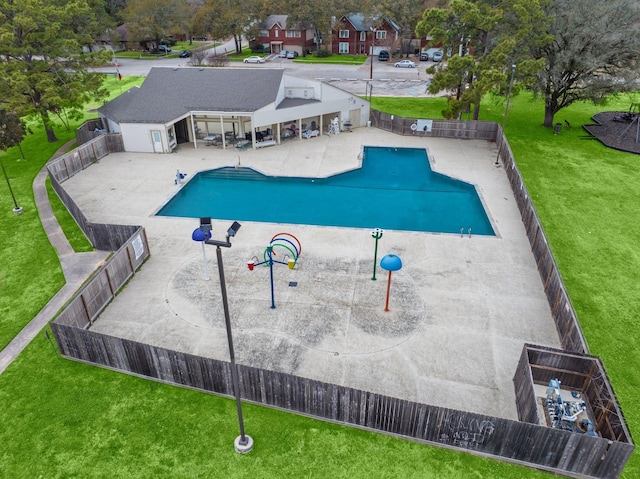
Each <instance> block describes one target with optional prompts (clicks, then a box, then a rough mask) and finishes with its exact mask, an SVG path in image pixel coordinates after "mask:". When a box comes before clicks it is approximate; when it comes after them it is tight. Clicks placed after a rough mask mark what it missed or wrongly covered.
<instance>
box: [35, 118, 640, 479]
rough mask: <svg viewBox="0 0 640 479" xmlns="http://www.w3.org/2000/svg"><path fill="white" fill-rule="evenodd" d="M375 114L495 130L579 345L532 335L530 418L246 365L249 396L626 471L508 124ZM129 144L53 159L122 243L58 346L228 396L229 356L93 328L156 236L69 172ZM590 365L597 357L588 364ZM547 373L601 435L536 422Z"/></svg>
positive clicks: (567, 336)
mask: <svg viewBox="0 0 640 479" xmlns="http://www.w3.org/2000/svg"><path fill="white" fill-rule="evenodd" d="M372 118H373V121H374V123H376V125H375V126H378V127H380V128H384V129H389V130H390V131H394V132H396V133H400V134H407V135H409V134H411V135H413V134H420V135H422V136H433V137H435V136H439V137H446V138H466V139H482V140H495V141H496V142H497V145H498V150H499V157H500V158H502V161H503V164H504V167H505V171H506V173H507V176H508V178H509V182H510V184H511V188H512V189H513V192H514V196H515V198H516V202H517V204H518V208H519V209H520V213H521V216H522V220H523V223H524V226H525V228H526V231H527V236H528V238H529V241H530V243H531V248H532V251H533V254H534V257H535V259H536V262H537V265H538V270H539V272H540V275H541V278H542V281H543V284H544V289H545V292H546V295H547V298H548V301H549V304H550V306H551V311H552V314H553V318H554V320H555V323H556V327H557V329H558V333H559V336H560V340H561V343H562V347H563V348H564V349H565V350H566V351H567V352H571V353H574V354H573V356H572V355H570V354H568V353H567V356H566V357H563V356H562V354H559V352H558V351H557V350H556V351H555V352H554V351H551V350H549V349H545V348H541V347H535V346H531V345H525V348H524V350H523V355H522V357H521V360H520V363H519V364H518V367H517V370H516V376H515V377H514V384H515V389H516V399H517V409H518V414H519V417H520V419H521V420H522V421H523V422H519V421H511V420H508V419H504V418H497V417H490V416H484V415H480V414H474V413H467V412H463V411H456V410H452V409H447V408H441V407H437V406H429V405H426V404H420V403H415V402H411V401H406V400H401V399H397V398H392V397H388V396H383V395H379V394H374V393H371V392H366V391H361V390H356V389H352V388H347V387H344V386H338V385H333V384H327V383H322V382H319V381H313V380H310V379H306V378H301V377H297V376H293V375H289V374H285V373H277V372H274V371H268V370H263V369H256V368H250V367H246V366H239V373H240V383H241V385H240V389H241V396H242V397H243V398H244V399H245V400H249V401H252V402H255V403H258V404H264V405H268V406H274V407H278V408H283V409H286V410H290V411H295V412H299V413H304V414H308V415H312V416H315V417H318V418H322V419H328V420H332V421H338V422H343V423H347V424H352V425H357V426H361V427H366V428H370V429H373V430H376V431H383V432H387V433H392V434H397V435H401V436H406V437H410V438H414V439H417V440H421V441H427V442H430V443H434V444H440V445H446V446H449V447H454V448H458V449H463V450H468V451H472V452H476V453H482V454H488V455H492V456H495V457H497V458H502V459H504V460H510V461H517V462H521V463H525V464H529V465H532V466H534V467H538V468H542V469H546V470H550V471H553V472H557V473H561V474H564V475H569V476H574V477H594V478H603V479H609V478H611V479H614V478H617V477H618V476H619V475H620V473H621V472H622V469H623V468H624V465H625V463H626V461H627V460H628V458H629V456H630V455H631V453H632V451H633V449H634V446H633V444H632V442H631V438H630V436H629V435H628V431H627V430H626V426H625V424H624V419H623V417H622V413H621V411H620V409H619V407H618V405H617V402H616V400H615V396H614V395H613V390H612V388H611V386H610V384H609V381H608V378H607V377H606V374H605V373H604V368H603V367H602V365H601V363H600V362H599V361H598V360H597V358H596V359H594V358H593V357H589V358H587V359H584V358H581V359H579V360H578V359H576V358H578V356H579V355H581V354H582V355H583V356H585V357H586V355H584V353H586V352H587V346H586V342H585V341H584V338H583V336H582V332H581V329H580V326H579V324H578V321H577V318H576V315H575V312H574V309H573V307H572V305H571V302H570V300H569V297H568V295H567V294H566V290H565V288H564V284H563V283H562V278H561V277H560V274H559V271H558V268H557V266H556V264H555V261H554V259H553V256H552V254H551V251H550V249H549V246H548V244H547V241H546V237H545V235H544V231H543V230H542V227H541V225H540V221H539V220H538V216H537V214H536V212H535V208H534V207H533V204H532V202H531V199H530V197H529V195H528V193H527V190H526V187H525V186H524V182H523V180H522V177H521V175H520V172H519V170H518V168H517V166H516V165H515V161H514V159H513V155H512V153H511V149H510V147H509V144H508V143H507V141H506V138H505V137H504V134H503V132H502V128H501V127H500V125H498V124H496V123H485V122H457V121H441V120H433V123H432V129H431V132H426V131H424V132H416V131H414V130H413V129H411V125H412V124H413V123H414V122H415V121H416V120H413V119H406V118H398V117H394V118H391V115H386V114H382V113H380V112H375V111H374V112H373V113H372ZM429 133H430V134H429ZM121 150H122V140H121V138H120V137H119V135H100V136H99V137H98V138H96V139H94V140H91V141H89V142H88V143H86V144H84V145H82V146H81V147H79V148H78V149H77V150H74V151H73V152H71V153H69V154H67V155H64V156H63V157H61V158H58V159H55V160H52V161H51V162H50V163H49V164H48V168H49V174H50V176H51V179H52V183H53V186H54V188H55V189H56V191H57V192H58V194H59V195H60V197H61V198H62V201H63V202H64V203H65V204H66V205H67V207H68V208H69V210H70V211H71V213H72V214H73V216H74V217H75V218H76V220H77V221H78V224H79V225H80V226H81V227H82V229H83V230H84V231H85V233H86V234H87V236H88V237H89V239H90V240H91V241H92V243H93V244H94V246H95V247H96V248H98V249H106V250H110V251H114V250H117V251H116V253H115V254H114V255H113V257H112V258H111V259H110V260H109V262H108V263H107V264H106V265H105V266H104V267H103V268H102V269H101V270H100V271H99V272H98V273H97V274H96V275H95V276H94V277H93V278H92V279H91V281H89V282H88V283H87V285H85V287H84V288H83V289H82V290H81V291H80V292H79V293H78V294H77V296H76V297H75V298H74V299H73V300H72V301H71V302H70V303H69V305H68V306H67V307H66V308H65V309H64V310H63V311H62V313H61V314H60V315H59V316H58V317H57V318H56V319H55V321H53V322H52V323H51V329H52V331H53V333H54V335H55V337H56V341H57V343H58V346H59V348H60V351H61V353H62V354H63V355H64V356H66V357H69V358H73V359H76V360H80V361H86V362H89V363H92V364H98V365H101V366H105V367H109V368H113V369H117V370H120V371H124V372H127V373H132V374H136V375H141V376H144V377H148V378H151V379H156V380H159V381H163V382H167V383H171V384H177V385H183V386H188V387H193V388H198V389H202V390H205V391H209V392H213V393H217V394H223V395H227V396H231V395H232V383H231V372H230V367H231V365H230V364H229V363H227V362H224V361H217V360H213V359H208V358H203V357H198V356H193V355H189V354H186V353H181V352H177V351H172V350H168V349H164V348H159V347H156V346H152V345H148V344H142V343H138V342H135V341H131V340H126V339H121V338H115V337H111V336H107V335H104V334H100V333H96V332H93V331H90V330H89V328H90V326H91V324H93V322H94V321H95V320H96V319H97V317H98V316H99V314H100V312H101V311H102V310H103V309H104V308H105V307H106V306H107V305H108V304H109V302H110V301H111V300H112V299H113V297H114V296H115V294H116V293H117V291H118V290H119V289H120V288H121V287H122V286H123V285H124V284H125V283H126V282H127V281H128V280H129V278H131V276H132V275H133V274H134V273H135V271H136V269H137V268H138V267H139V266H140V265H141V264H142V262H143V261H144V260H145V259H146V258H147V257H148V256H149V246H148V242H147V238H146V235H145V232H144V229H143V228H140V227H136V226H121V225H104V224H94V223H90V222H89V221H87V219H86V218H85V217H84V215H83V214H82V211H81V210H80V209H79V208H78V207H77V205H75V203H74V202H73V200H72V199H71V197H70V196H69V195H68V194H67V193H66V192H65V191H64V188H63V187H62V183H63V182H64V181H65V180H66V179H68V178H70V177H71V176H73V175H74V174H76V173H77V172H79V171H81V170H82V169H84V168H86V167H88V166H90V165H91V164H93V163H94V162H95V161H97V160H98V159H100V158H102V157H104V156H105V155H107V154H108V152H109V151H121ZM560 353H562V351H560ZM558 357H559V358H560V359H558ZM567 358H569V359H567ZM594 361H595V362H594ZM585 365H590V367H591V369H589V371H587V372H585V371H584V368H585V367H586V366H585ZM572 368H573V369H572ZM550 375H553V376H554V377H560V378H562V380H563V381H567V383H568V385H569V386H571V387H575V388H577V389H579V390H581V391H583V392H584V394H585V397H587V398H588V399H589V400H590V401H591V400H593V401H594V403H593V404H592V405H591V407H592V411H593V414H594V417H595V418H596V423H597V424H596V425H597V427H602V432H601V434H602V437H591V436H588V435H586V434H576V433H571V432H569V431H563V430H560V429H553V428H549V427H545V426H540V425H539V424H538V423H537V422H536V418H537V419H539V418H538V413H537V408H536V404H535V394H534V389H533V384H534V383H544V381H548V379H547V378H548V377H549V376H550ZM585 378H586V379H585ZM581 381H582V382H581ZM597 430H598V429H597ZM598 432H600V430H598Z"/></svg>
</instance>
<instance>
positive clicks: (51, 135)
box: [40, 109, 58, 143]
mask: <svg viewBox="0 0 640 479" xmlns="http://www.w3.org/2000/svg"><path fill="white" fill-rule="evenodd" d="M40 117H41V118H42V125H43V126H44V131H46V132H47V141H48V142H49V143H55V142H56V141H58V138H56V133H55V131H53V125H52V124H51V120H50V119H49V112H48V111H47V110H45V109H43V110H42V111H41V113H40Z"/></svg>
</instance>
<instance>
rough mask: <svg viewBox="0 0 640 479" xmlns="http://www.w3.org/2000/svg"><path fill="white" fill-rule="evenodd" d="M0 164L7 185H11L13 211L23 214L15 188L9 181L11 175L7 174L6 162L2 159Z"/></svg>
mask: <svg viewBox="0 0 640 479" xmlns="http://www.w3.org/2000/svg"><path fill="white" fill-rule="evenodd" d="M0 166H1V167H2V173H3V174H4V179H5V180H7V186H8V187H9V193H11V199H12V200H13V206H14V208H13V213H14V214H16V215H21V214H22V208H21V207H19V206H18V202H17V201H16V197H15V195H14V194H13V189H12V188H11V183H10V182H9V177H8V176H7V170H5V169H4V163H2V162H1V161H0Z"/></svg>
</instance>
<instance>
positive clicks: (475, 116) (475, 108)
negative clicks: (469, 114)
mask: <svg viewBox="0 0 640 479" xmlns="http://www.w3.org/2000/svg"><path fill="white" fill-rule="evenodd" d="M478 118H480V103H476V104H475V105H474V106H473V119H474V120H478Z"/></svg>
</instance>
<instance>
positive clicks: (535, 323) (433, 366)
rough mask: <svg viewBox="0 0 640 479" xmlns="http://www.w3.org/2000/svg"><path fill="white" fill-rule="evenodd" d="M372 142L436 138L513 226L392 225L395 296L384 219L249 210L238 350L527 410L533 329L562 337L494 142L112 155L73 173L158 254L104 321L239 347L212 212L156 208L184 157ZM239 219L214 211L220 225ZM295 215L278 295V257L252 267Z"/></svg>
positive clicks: (325, 139)
mask: <svg viewBox="0 0 640 479" xmlns="http://www.w3.org/2000/svg"><path fill="white" fill-rule="evenodd" d="M365 145H370V146H387V147H390V146H392V147H416V148H426V149H427V151H428V153H429V159H430V163H431V167H432V169H434V170H435V171H437V172H440V173H443V174H446V175H449V176H452V177H455V178H457V179H461V180H463V181H467V182H470V183H473V184H474V185H476V188H477V191H478V193H479V195H480V198H481V200H482V202H483V205H484V206H485V210H486V211H487V213H488V215H489V218H490V220H491V223H492V225H493V227H494V230H495V231H496V232H497V236H495V237H488V236H475V235H471V236H470V235H468V234H466V233H467V232H466V230H465V235H463V236H461V235H460V234H434V233H420V232H411V231H385V233H384V237H383V238H382V239H381V240H380V249H379V258H380V257H381V256H382V255H384V254H387V253H395V254H397V255H398V256H400V257H401V258H402V261H403V264H404V266H403V268H402V269H401V270H400V271H398V272H396V273H394V275H393V285H392V288H391V304H390V311H389V312H384V311H383V308H384V297H385V288H386V284H387V281H386V279H387V278H386V275H385V273H384V272H383V271H380V270H379V271H378V274H379V279H378V281H372V280H371V274H372V271H371V267H372V261H373V246H374V245H373V239H372V238H371V234H370V229H364V228H336V227H322V226H311V225H299V224H287V225H285V224H272V223H260V222H249V221H243V220H242V218H234V219H238V220H240V222H241V223H242V229H241V230H240V232H239V233H238V235H237V236H236V237H235V238H234V239H233V247H232V248H229V249H224V251H223V258H224V269H225V273H226V281H227V290H228V294H229V300H230V312H231V321H232V327H233V331H234V341H235V352H236V359H237V361H238V363H240V364H245V365H249V366H255V367H261V368H267V369H272V370H276V371H282V372H286V373H290V374H296V375H299V376H304V377H309V378H312V379H317V380H320V381H325V382H331V383H334V384H340V385H345V386H349V387H354V388H357V389H363V390H368V391H372V392H377V393H380V394H386V395H390V396H394V397H399V398H403V399H408V400H413V401H419V402H424V403H427V404H433V405H438V406H443V407H449V408H454V409H459V410H464V411H470V412H477V413H480V414H487V415H490V416H499V417H505V418H509V419H517V412H516V408H515V394H514V391H513V382H512V378H513V374H514V372H515V368H516V365H517V361H518V359H519V356H520V354H521V352H522V346H523V344H524V343H525V342H528V343H533V344H540V345H547V346H554V347H557V346H558V345H559V341H558V338H557V333H556V329H555V325H554V323H553V321H552V319H551V314H550V311H549V305H548V303H547V300H546V297H545V295H544V292H543V288H542V284H541V281H540V276H539V274H538V271H537V268H536V265H535V262H534V259H533V255H532V253H531V249H530V246H529V241H528V239H527V237H526V234H525V231H524V227H523V225H522V221H521V219H520V214H519V211H518V209H517V205H516V203H515V200H514V198H513V195H512V193H511V188H510V186H509V182H508V180H507V178H506V175H505V172H504V170H503V169H502V168H496V166H495V158H496V149H495V144H493V143H490V142H484V141H465V140H448V139H437V138H421V137H419V136H411V137H404V136H399V135H395V134H392V133H389V132H385V131H381V130H378V129H375V128H358V129H356V130H354V131H353V132H350V133H344V134H341V135H339V136H337V137H333V136H331V137H330V136H327V135H323V136H321V137H318V138H313V139H310V140H292V141H290V142H285V143H284V144H282V145H277V146H274V147H271V148H266V149H260V150H256V151H253V150H249V151H243V152H238V151H233V150H227V151H223V150H221V149H219V148H216V147H212V146H211V147H206V146H204V145H202V144H200V145H199V146H198V148H197V149H194V148H193V146H191V145H181V146H180V147H179V149H178V151H177V152H176V153H173V154H171V155H157V154H155V155H154V154H133V153H118V154H112V155H109V156H108V157H107V158H104V159H102V160H101V161H100V162H99V163H97V164H95V165H93V166H91V168H89V169H87V170H85V171H83V172H82V173H80V174H78V175H76V176H75V177H73V178H72V179H70V180H69V181H67V182H65V184H64V186H65V189H66V191H67V192H68V193H69V194H70V195H71V197H72V198H73V199H74V201H75V202H76V203H77V204H78V205H79V206H80V208H81V209H82V211H83V212H84V213H85V215H87V217H88V218H89V219H90V220H91V221H94V222H104V223H118V224H135V225H143V226H144V227H145V229H146V232H147V237H148V238H149V242H150V248H151V257H150V259H149V260H148V261H147V262H146V263H145V265H144V266H143V267H142V268H141V270H140V272H139V273H138V274H136V277H135V279H134V280H133V281H131V282H130V283H129V284H128V285H127V287H126V288H125V289H124V290H123V291H122V292H121V293H120V294H119V295H118V296H117V297H116V299H115V300H114V301H113V303H112V304H110V305H109V307H108V308H107V309H106V310H105V311H104V312H103V313H102V315H101V317H100V319H99V320H98V321H97V322H96V323H95V324H94V326H93V327H92V330H94V331H97V332H102V333H105V334H110V335H115V336H120V337H125V338H128V339H132V340H135V341H142V342H146V343H150V344H154V345H157V346H160V347H166V348H170V349H176V350H179V351H183V352H187V353H192V354H197V355H202V356H208V357H212V358H215V359H220V360H228V349H227V347H226V334H225V328H224V320H223V315H222V308H221V300H220V285H219V280H218V274H217V273H218V272H217V270H216V265H215V250H214V248H210V247H207V248H210V249H209V250H208V251H206V254H207V261H208V268H209V273H210V276H211V279H210V280H209V281H206V280H205V279H204V272H203V255H202V249H201V247H200V245H199V244H196V243H194V242H193V241H192V240H191V233H192V231H193V230H194V229H195V228H196V227H197V225H198V220H197V218H169V217H158V216H155V213H156V211H157V210H158V209H159V208H160V207H161V206H162V205H163V204H164V203H165V202H166V201H167V200H169V199H170V198H171V197H172V196H173V195H174V194H175V193H176V191H177V190H178V189H179V188H181V186H180V185H178V186H177V185H175V183H174V179H175V174H176V173H175V172H176V169H179V170H180V171H181V172H186V173H188V176H187V180H189V179H191V178H193V177H194V175H195V174H196V173H197V172H198V171H202V170H208V169H212V168H216V167H220V166H227V165H238V166H243V167H245V166H248V167H252V168H254V169H257V170H259V171H261V172H264V173H265V174H268V175H275V176H302V177H324V176H328V175H332V174H335V173H339V172H343V171H346V170H350V169H353V168H357V167H359V165H360V162H361V153H362V148H363V146H365ZM247 201H251V197H250V195H248V196H247ZM291 201H296V199H295V198H291ZM263 207H265V208H267V207H269V204H268V202H267V204H265V205H264V206H263ZM317 207H319V208H321V207H322V205H318V206H317ZM349 207H350V205H345V208H349ZM212 216H215V215H212ZM229 224H230V221H229V220H214V235H216V236H220V235H221V234H222V235H223V234H224V233H223V232H224V231H226V228H227V227H228V225H229ZM283 231H284V232H288V233H291V234H293V235H295V236H296V237H297V238H299V240H300V242H301V243H302V247H303V252H302V254H301V256H300V259H299V262H298V264H297V265H296V267H295V269H293V270H289V269H288V268H286V267H285V266H282V265H276V268H275V270H274V277H275V292H276V306H277V307H276V308H275V309H272V308H271V307H270V306H271V302H270V291H269V269H268V268H264V267H261V268H256V269H255V270H254V271H249V270H248V268H247V261H248V260H249V259H251V258H252V257H253V256H258V257H261V256H262V252H263V251H264V248H265V246H266V245H267V244H268V243H269V240H270V239H271V237H272V236H273V235H276V234H278V233H281V232H283ZM294 283H295V286H293V284H294Z"/></svg>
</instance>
